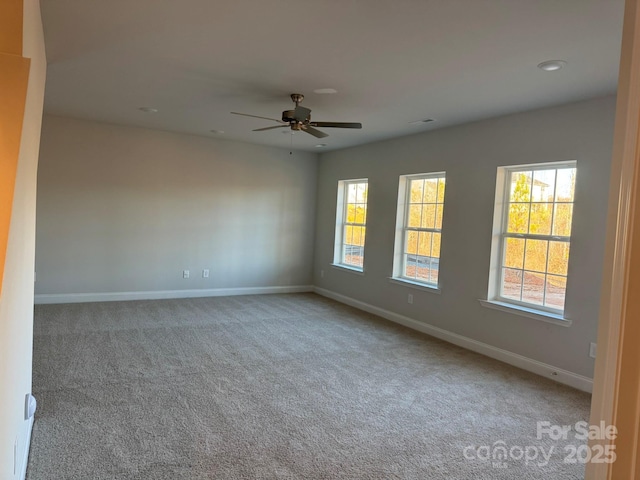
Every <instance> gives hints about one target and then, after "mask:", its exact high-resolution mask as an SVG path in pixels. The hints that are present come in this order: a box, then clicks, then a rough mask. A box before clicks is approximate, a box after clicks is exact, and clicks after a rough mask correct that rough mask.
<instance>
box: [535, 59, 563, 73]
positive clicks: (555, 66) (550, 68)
mask: <svg viewBox="0 0 640 480" xmlns="http://www.w3.org/2000/svg"><path fill="white" fill-rule="evenodd" d="M566 65H567V62H565V61H564V60H548V61H546V62H542V63H539V64H538V68H540V69H541V70H544V71H545V72H556V71H558V70H560V69H561V68H563V67H565V66H566Z"/></svg>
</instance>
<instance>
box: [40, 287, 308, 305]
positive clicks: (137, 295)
mask: <svg viewBox="0 0 640 480" xmlns="http://www.w3.org/2000/svg"><path fill="white" fill-rule="evenodd" d="M303 292H313V286H312V285H292V286H286V287H245V288H207V289H197V290H157V291H150V292H106V293H63V294H51V295H49V294H38V295H35V298H34V302H35V303H36V304H54V303H85V302H115V301H123V300H161V299H167V298H197V297H229V296H232V295H264V294H269V293H303Z"/></svg>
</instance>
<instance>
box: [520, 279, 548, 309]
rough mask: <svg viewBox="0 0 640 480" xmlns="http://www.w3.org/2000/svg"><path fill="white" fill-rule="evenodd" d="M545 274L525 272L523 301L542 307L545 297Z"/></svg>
mask: <svg viewBox="0 0 640 480" xmlns="http://www.w3.org/2000/svg"><path fill="white" fill-rule="evenodd" d="M544 277H545V276H544V274H541V273H531V272H524V281H523V282H522V301H523V302H528V303H535V304H536V305H542V303H543V297H544Z"/></svg>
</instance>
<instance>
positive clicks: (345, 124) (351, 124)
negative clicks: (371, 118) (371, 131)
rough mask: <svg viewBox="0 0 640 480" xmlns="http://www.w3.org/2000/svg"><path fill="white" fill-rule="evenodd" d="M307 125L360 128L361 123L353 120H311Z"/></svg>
mask: <svg viewBox="0 0 640 480" xmlns="http://www.w3.org/2000/svg"><path fill="white" fill-rule="evenodd" d="M309 125H312V126H314V127H330V128H362V124H361V123H355V122H311V123H309Z"/></svg>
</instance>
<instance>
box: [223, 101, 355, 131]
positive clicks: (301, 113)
mask: <svg viewBox="0 0 640 480" xmlns="http://www.w3.org/2000/svg"><path fill="white" fill-rule="evenodd" d="M291 100H293V103H295V104H296V108H295V109H293V110H285V111H284V112H282V120H278V119H277V118H269V117H260V116H258V115H249V114H248V113H238V112H231V113H232V114H234V115H243V116H245V117H254V118H262V119H263V120H272V121H274V122H278V123H279V124H280V125H274V126H273V127H263V128H256V129H255V130H253V131H254V132H262V131H264V130H271V129H273V128H285V127H290V128H291V130H294V131H299V132H307V133H308V134H310V135H313V136H314V137H316V138H324V137H328V136H329V135H328V134H326V133H324V132H321V131H320V130H318V129H316V128H315V127H323V128H362V124H361V123H354V122H312V121H311V110H310V109H308V108H305V107H301V106H300V103H301V102H302V100H304V95H302V94H301V93H292V94H291Z"/></svg>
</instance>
